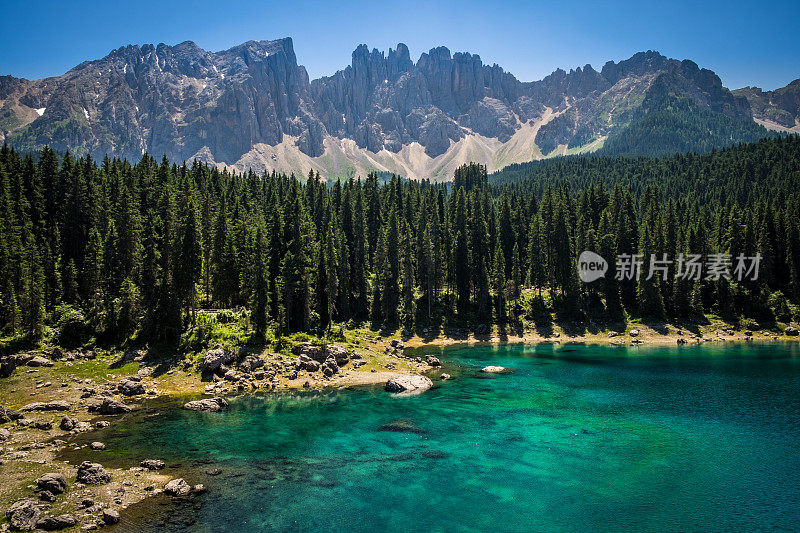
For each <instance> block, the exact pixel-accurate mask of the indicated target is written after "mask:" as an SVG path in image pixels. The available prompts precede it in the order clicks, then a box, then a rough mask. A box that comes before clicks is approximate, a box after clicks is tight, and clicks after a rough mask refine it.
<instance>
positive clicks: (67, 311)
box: [54, 304, 89, 348]
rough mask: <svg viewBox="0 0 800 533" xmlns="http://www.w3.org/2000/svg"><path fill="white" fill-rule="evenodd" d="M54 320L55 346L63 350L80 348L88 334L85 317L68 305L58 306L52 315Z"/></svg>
mask: <svg viewBox="0 0 800 533" xmlns="http://www.w3.org/2000/svg"><path fill="white" fill-rule="evenodd" d="M54 317H55V318H56V325H55V337H54V340H55V341H56V344H59V345H60V346H63V347H64V348H75V347H77V346H80V345H81V344H82V343H83V341H84V340H85V338H86V336H87V334H88V333H89V327H88V324H87V322H86V317H85V316H83V313H82V312H81V311H80V310H78V309H75V308H73V307H72V306H70V305H66V304H64V305H59V306H58V307H57V308H56V310H55V313H54Z"/></svg>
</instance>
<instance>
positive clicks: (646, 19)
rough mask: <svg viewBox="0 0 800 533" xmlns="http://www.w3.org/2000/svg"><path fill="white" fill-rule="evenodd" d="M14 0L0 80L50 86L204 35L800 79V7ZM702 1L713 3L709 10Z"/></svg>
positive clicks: (537, 71) (336, 63)
mask: <svg viewBox="0 0 800 533" xmlns="http://www.w3.org/2000/svg"><path fill="white" fill-rule="evenodd" d="M116 4H118V2H116V1H113V0H112V1H109V2H92V1H81V0H75V1H69V2H64V1H63V0H60V1H35V0H28V1H19V0H5V1H4V2H3V9H2V14H3V15H2V17H0V36H2V40H1V41H0V42H1V43H2V44H0V47H2V52H0V74H13V75H15V76H22V77H26V78H31V79H35V78H41V77H45V76H51V75H57V74H61V73H63V72H65V71H66V70H68V69H69V68H71V67H73V66H75V65H76V64H78V63H80V62H81V61H84V60H87V59H96V58H99V57H102V56H104V55H106V54H107V53H108V52H109V51H110V50H112V49H114V48H117V47H119V46H121V45H124V44H144V43H154V44H157V43H159V42H164V43H167V44H176V43H179V42H181V41H185V40H192V41H195V42H196V43H197V44H198V45H200V46H201V47H202V48H205V49H206V50H211V51H218V50H222V49H225V48H229V47H231V46H233V45H236V44H239V43H241V42H243V41H246V40H250V39H276V38H279V37H286V36H289V37H292V38H293V39H294V45H295V52H296V53H297V58H298V62H299V63H300V64H302V65H305V66H306V68H307V69H308V72H309V75H310V76H311V78H312V79H313V78H316V77H319V76H322V75H328V74H332V73H333V72H335V71H336V70H338V69H340V68H343V67H344V66H346V65H348V64H349V63H350V54H351V53H352V51H353V49H354V48H355V47H356V46H357V45H358V44H359V43H366V44H367V45H369V47H370V48H378V49H380V50H386V49H388V48H389V47H392V48H394V47H395V45H396V44H397V43H398V42H404V43H406V44H407V45H408V47H409V48H410V50H411V57H412V59H413V60H414V61H416V59H417V58H418V57H419V54H420V53H421V52H424V51H427V50H428V49H430V48H432V47H434V46H439V45H445V46H447V47H448V48H450V50H451V51H454V52H455V51H469V52H473V53H478V54H480V56H481V58H482V59H483V60H484V62H485V63H498V64H499V65H501V66H502V67H504V68H505V69H506V70H507V71H509V72H511V73H513V74H514V75H515V76H516V77H517V78H519V79H520V80H523V81H532V80H538V79H541V78H542V77H544V76H546V75H547V74H549V73H550V72H552V71H553V70H554V69H555V68H557V67H562V68H565V69H569V68H574V67H577V66H582V65H585V64H586V63H590V64H592V65H593V66H594V67H595V68H599V67H601V66H602V65H603V63H605V62H606V61H607V60H609V59H611V60H615V61H618V60H620V59H625V58H627V57H629V56H631V55H632V54H633V53H635V52H637V51H641V50H648V49H652V50H658V51H659V52H661V53H663V54H664V55H667V56H669V57H675V58H678V59H684V58H689V59H692V60H694V61H696V62H697V63H698V64H699V65H700V66H701V67H706V68H710V69H712V70H714V71H715V72H717V74H719V76H720V77H721V78H722V81H723V84H725V85H726V86H727V87H729V88H738V87H741V86H744V85H758V86H760V87H763V88H765V89H774V88H777V87H780V86H783V85H786V84H787V83H788V82H790V81H792V80H794V79H796V78H798V77H800V38H799V37H798V32H799V31H800V1H798V0H794V1H783V0H774V1H771V2H763V3H762V2H752V1H751V2H723V1H716V0H715V1H710V2H702V1H701V2H688V1H678V2H669V1H661V2H653V3H651V2H647V1H642V0H639V1H629V2H621V1H614V0H611V1H606V2H592V1H588V0H587V1H561V2H554V1H552V0H551V1H547V2H539V1H528V2H525V1H516V0H500V1H497V2H492V1H487V0H483V1H481V0H461V1H458V2H435V1H432V2H418V1H416V0H411V1H403V0H399V1H398V0H395V1H388V2H375V1H371V2H356V1H353V0H339V1H336V2H332V1H328V2H313V1H305V0H300V1H295V2H291V1H281V2H272V1H262V2H245V1H239V0H223V1H219V0H217V1H207V0H192V1H185V0H183V1H176V2H170V1H167V0H161V1H158V2H155V1H151V0H137V1H135V2H126V1H123V2H119V5H116ZM698 4H703V5H702V6H699V5H698Z"/></svg>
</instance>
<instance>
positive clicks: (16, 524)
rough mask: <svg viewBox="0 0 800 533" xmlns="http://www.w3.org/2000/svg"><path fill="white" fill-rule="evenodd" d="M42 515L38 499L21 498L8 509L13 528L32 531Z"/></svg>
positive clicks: (7, 516)
mask: <svg viewBox="0 0 800 533" xmlns="http://www.w3.org/2000/svg"><path fill="white" fill-rule="evenodd" d="M41 516H42V512H41V511H40V510H39V506H38V504H37V502H36V500H19V501H17V502H14V503H13V504H12V505H11V507H9V508H8V510H7V511H6V518H8V522H9V523H10V524H11V528H12V529H17V530H20V531H32V530H34V529H36V524H37V523H38V522H39V519H40V518H41Z"/></svg>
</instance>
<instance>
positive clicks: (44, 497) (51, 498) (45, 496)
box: [39, 490, 56, 503]
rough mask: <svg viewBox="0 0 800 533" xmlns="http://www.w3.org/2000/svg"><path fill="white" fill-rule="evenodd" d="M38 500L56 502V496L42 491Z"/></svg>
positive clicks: (47, 491)
mask: <svg viewBox="0 0 800 533" xmlns="http://www.w3.org/2000/svg"><path fill="white" fill-rule="evenodd" d="M39 499H40V500H42V501H43V502H50V503H52V502H54V501H56V495H55V494H53V493H52V492H50V491H49V490H43V491H41V492H39Z"/></svg>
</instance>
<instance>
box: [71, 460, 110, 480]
mask: <svg viewBox="0 0 800 533" xmlns="http://www.w3.org/2000/svg"><path fill="white" fill-rule="evenodd" d="M75 479H76V481H78V482H79V483H85V484H87V485H102V484H104V483H108V482H109V481H111V473H110V472H108V471H107V470H106V469H105V468H103V465H101V464H99V463H90V462H89V461H84V462H82V463H81V464H80V465H79V466H78V473H77V475H76V477H75Z"/></svg>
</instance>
